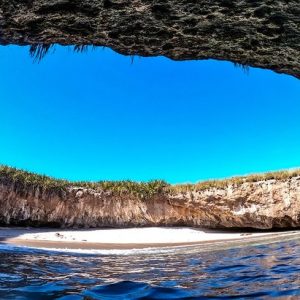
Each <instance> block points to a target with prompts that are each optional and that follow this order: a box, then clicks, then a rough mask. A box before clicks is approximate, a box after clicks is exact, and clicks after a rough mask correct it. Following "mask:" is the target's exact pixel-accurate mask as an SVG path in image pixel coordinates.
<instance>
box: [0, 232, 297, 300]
mask: <svg viewBox="0 0 300 300" xmlns="http://www.w3.org/2000/svg"><path fill="white" fill-rule="evenodd" d="M270 297H278V299H300V235H298V237H296V238H294V239H291V240H281V241H276V242H270V243H264V244H252V245H236V246H234V247H232V246H231V247H230V248H226V244H224V245H221V246H220V245H219V246H218V247H216V248H207V247H206V248H205V247H202V246H197V247H187V248H180V249H179V248H178V249H176V250H174V249H163V250H162V249H153V250H142V251H138V250H136V251H135V250H131V251H123V252H122V251H121V252H114V251H107V252H103V253H97V254H91V253H68V252H53V251H48V250H32V249H24V248H23V249H21V248H15V247H8V246H4V245H2V246H1V247H0V299H16V300H21V299H22V300H23V299H32V300H35V299H36V300H40V299H41V300H47V299H61V300H70V299H72V300H77V299H78V300H79V299H85V300H91V299H164V300H165V299H269V298H270Z"/></svg>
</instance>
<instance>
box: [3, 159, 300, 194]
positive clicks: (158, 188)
mask: <svg viewBox="0 0 300 300" xmlns="http://www.w3.org/2000/svg"><path fill="white" fill-rule="evenodd" d="M296 176H300V169H296V170H287V171H277V172H268V173H262V174H253V175H248V176H239V177H232V178H229V179H223V180H208V181H202V182H199V183H196V184H178V185H170V184H168V183H167V182H165V181H163V180H152V181H149V182H134V181H130V180H122V181H98V182H85V181H81V182H72V181H67V180H61V179H55V178H52V177H49V176H45V175H38V174H35V173H31V172H28V171H24V170H19V169H16V168H12V167H8V166H1V165H0V183H6V184H10V183H13V184H15V185H18V186H19V187H20V188H28V187H35V188H42V189H44V190H48V191H65V190H66V189H67V188H68V187H74V186H75V187H82V188H91V189H94V190H96V191H100V190H102V191H110V192H112V193H113V194H117V195H121V194H131V195H135V196H139V197H142V198H146V197H149V196H153V195H155V194H161V193H177V192H179V193H184V192H191V191H203V190H206V189H210V188H221V189H224V188H226V187H228V186H229V185H235V186H238V185H241V184H243V183H246V182H258V181H266V180H272V179H276V180H286V179H289V178H292V177H296Z"/></svg>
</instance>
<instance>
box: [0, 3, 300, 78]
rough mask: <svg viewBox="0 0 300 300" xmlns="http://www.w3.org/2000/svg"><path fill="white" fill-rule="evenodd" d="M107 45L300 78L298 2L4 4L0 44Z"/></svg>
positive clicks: (125, 51) (126, 51) (127, 51)
mask: <svg viewBox="0 0 300 300" xmlns="http://www.w3.org/2000/svg"><path fill="white" fill-rule="evenodd" d="M54 43H60V44H63V45H72V44H73V45H101V46H108V47H111V48H113V49H114V50H116V51H118V52H120V53H122V54H128V55H142V56H157V55H164V56H167V57H170V58H172V59H176V60H184V59H206V58H215V59H222V60H230V61H233V62H237V63H240V64H244V65H250V66H255V67H261V68H268V69H272V70H274V71H276V72H280V73H286V74H291V75H293V76H296V77H298V78H300V2H299V0H288V1H287V0H130V1H129V0H84V1H83V0H0V44H2V45H6V44H17V45H28V44H29V45H38V44H39V45H41V44H45V45H47V44H48V45H50V44H54Z"/></svg>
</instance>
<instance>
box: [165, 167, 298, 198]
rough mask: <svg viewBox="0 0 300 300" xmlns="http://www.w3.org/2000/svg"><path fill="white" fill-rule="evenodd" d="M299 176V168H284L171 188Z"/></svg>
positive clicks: (179, 189) (198, 188)
mask: <svg viewBox="0 0 300 300" xmlns="http://www.w3.org/2000/svg"><path fill="white" fill-rule="evenodd" d="M297 176H300V169H294V170H285V171H277V172H267V173H261V174H251V175H248V176H236V177H232V178H228V179H221V180H208V181H202V182H198V183H196V184H179V185H175V186H172V187H171V188H172V190H173V191H176V192H188V191H203V190H206V189H209V188H220V189H223V188H226V187H228V186H229V185H234V186H239V185H241V184H243V183H246V182H248V183H251V182H252V183H253V182H258V181H266V180H272V179H276V180H286V179H289V178H292V177H297Z"/></svg>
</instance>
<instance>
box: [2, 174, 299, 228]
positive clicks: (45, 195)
mask: <svg viewBox="0 0 300 300" xmlns="http://www.w3.org/2000/svg"><path fill="white" fill-rule="evenodd" d="M0 223H1V224H7V225H8V224H10V225H36V226H41V225H45V226H59V227H130V226H157V225H158V226H176V225H185V226H199V227H208V228H224V227H229V228H245V227H252V228H259V229H270V228H292V227H300V177H294V178H291V179H287V180H281V181H280V180H266V181H260V182H254V183H243V184H241V185H238V186H234V185H229V186H228V187H226V188H223V189H221V188H210V189H207V190H203V191H198V192H187V193H170V192H168V193H167V192H163V193H160V194H156V195H154V196H152V197H149V198H147V199H141V198H139V197H135V196H130V195H126V194H124V195H113V194H112V193H110V192H104V191H100V192H99V191H97V192H96V191H95V190H92V189H84V188H79V187H70V188H68V189H67V190H66V191H65V192H60V193H58V192H52V193H51V192H45V191H42V189H40V188H35V189H34V188H31V189H26V190H24V189H22V188H20V187H19V186H16V185H14V184H6V183H5V182H0Z"/></svg>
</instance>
